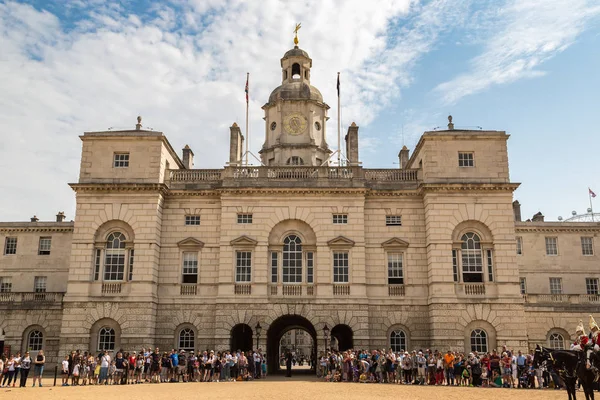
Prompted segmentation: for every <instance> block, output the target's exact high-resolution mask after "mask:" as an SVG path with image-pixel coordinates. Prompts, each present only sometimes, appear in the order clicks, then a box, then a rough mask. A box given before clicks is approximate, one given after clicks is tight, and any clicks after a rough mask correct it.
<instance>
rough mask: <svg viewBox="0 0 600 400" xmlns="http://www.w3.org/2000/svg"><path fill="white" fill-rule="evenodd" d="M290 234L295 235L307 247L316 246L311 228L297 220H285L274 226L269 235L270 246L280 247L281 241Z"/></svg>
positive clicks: (315, 237) (315, 239)
mask: <svg viewBox="0 0 600 400" xmlns="http://www.w3.org/2000/svg"><path fill="white" fill-rule="evenodd" d="M290 234H295V235H297V236H298V237H300V239H301V240H302V243H303V244H305V245H308V246H315V245H316V244H317V235H316V234H315V231H314V230H313V229H312V227H311V226H310V225H309V224H307V223H306V222H304V221H301V220H299V219H286V220H283V221H280V222H279V223H277V224H275V226H273V228H271V231H270V233H269V245H270V246H282V245H283V240H284V239H285V238H286V237H287V236H288V235H290Z"/></svg>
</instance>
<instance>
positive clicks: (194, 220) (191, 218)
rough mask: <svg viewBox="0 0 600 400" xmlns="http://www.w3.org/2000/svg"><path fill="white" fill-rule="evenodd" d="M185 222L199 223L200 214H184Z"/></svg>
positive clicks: (188, 223) (187, 223) (190, 223)
mask: <svg viewBox="0 0 600 400" xmlns="http://www.w3.org/2000/svg"><path fill="white" fill-rule="evenodd" d="M185 224H186V225H200V216H199V215H186V216H185Z"/></svg>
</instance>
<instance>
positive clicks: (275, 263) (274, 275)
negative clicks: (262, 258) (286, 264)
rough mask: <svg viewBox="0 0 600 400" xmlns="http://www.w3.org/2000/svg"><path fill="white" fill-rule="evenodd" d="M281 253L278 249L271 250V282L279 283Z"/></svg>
mask: <svg viewBox="0 0 600 400" xmlns="http://www.w3.org/2000/svg"><path fill="white" fill-rule="evenodd" d="M278 268H279V254H278V253H277V252H276V251H272V252H271V283H277V282H278V280H279V276H278V275H279V273H278V272H279V271H278Z"/></svg>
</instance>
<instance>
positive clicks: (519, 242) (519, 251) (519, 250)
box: [517, 236, 523, 256]
mask: <svg viewBox="0 0 600 400" xmlns="http://www.w3.org/2000/svg"><path fill="white" fill-rule="evenodd" d="M522 254H523V238H522V237H521V236H517V255H519V256H520V255H522Z"/></svg>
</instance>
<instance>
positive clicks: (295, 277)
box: [282, 235, 302, 283]
mask: <svg viewBox="0 0 600 400" xmlns="http://www.w3.org/2000/svg"><path fill="white" fill-rule="evenodd" d="M282 278H283V283H301V282H302V240H300V238H299V237H298V236H296V235H289V236H287V237H286V238H285V239H284V240H283V264H282Z"/></svg>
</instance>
